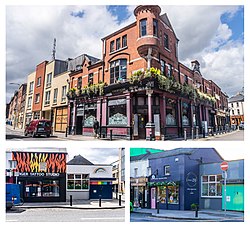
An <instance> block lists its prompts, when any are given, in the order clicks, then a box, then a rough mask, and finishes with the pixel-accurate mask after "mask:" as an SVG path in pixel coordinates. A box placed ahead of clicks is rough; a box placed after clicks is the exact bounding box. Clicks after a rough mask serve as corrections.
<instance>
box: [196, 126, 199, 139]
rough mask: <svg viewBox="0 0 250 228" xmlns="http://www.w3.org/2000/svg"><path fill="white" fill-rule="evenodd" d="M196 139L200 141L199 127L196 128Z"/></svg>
mask: <svg viewBox="0 0 250 228" xmlns="http://www.w3.org/2000/svg"><path fill="white" fill-rule="evenodd" d="M196 139H199V127H198V126H197V127H196Z"/></svg>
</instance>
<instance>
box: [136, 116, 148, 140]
mask: <svg viewBox="0 0 250 228" xmlns="http://www.w3.org/2000/svg"><path fill="white" fill-rule="evenodd" d="M147 122H148V119H147V116H146V115H144V114H138V134H139V138H140V139H146V124H147Z"/></svg>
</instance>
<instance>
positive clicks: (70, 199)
mask: <svg viewBox="0 0 250 228" xmlns="http://www.w3.org/2000/svg"><path fill="white" fill-rule="evenodd" d="M69 204H70V206H72V195H70V196H69Z"/></svg>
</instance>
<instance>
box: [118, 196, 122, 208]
mask: <svg viewBox="0 0 250 228" xmlns="http://www.w3.org/2000/svg"><path fill="white" fill-rule="evenodd" d="M121 205H122V196H121V195H119V206H121Z"/></svg>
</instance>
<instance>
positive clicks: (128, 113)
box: [126, 94, 132, 127]
mask: <svg viewBox="0 0 250 228" xmlns="http://www.w3.org/2000/svg"><path fill="white" fill-rule="evenodd" d="M126 106H127V107H126V109H127V110H126V114H127V119H128V125H127V126H128V127H130V126H131V115H132V110H131V97H130V94H128V95H126Z"/></svg>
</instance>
